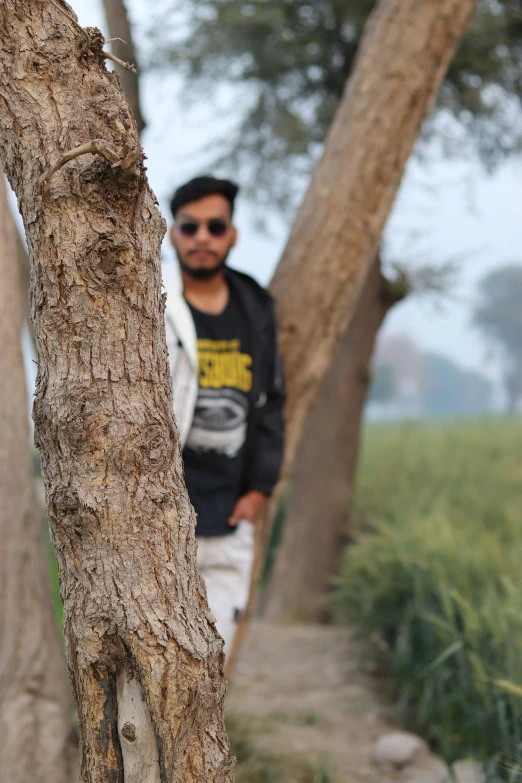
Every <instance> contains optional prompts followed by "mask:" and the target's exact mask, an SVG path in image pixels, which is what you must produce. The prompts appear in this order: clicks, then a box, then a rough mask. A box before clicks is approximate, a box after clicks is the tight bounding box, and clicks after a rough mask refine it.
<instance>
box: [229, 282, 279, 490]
mask: <svg viewBox="0 0 522 783" xmlns="http://www.w3.org/2000/svg"><path fill="white" fill-rule="evenodd" d="M226 279H227V282H228V284H229V286H230V287H231V288H232V289H233V290H234V291H235V292H236V294H237V296H238V300H239V302H240V303H241V306H242V308H243V310H244V313H245V316H246V319H247V323H248V325H249V329H250V331H251V338H252V346H253V348H252V351H253V356H252V359H253V362H252V364H253V376H252V391H251V400H250V411H249V417H248V424H247V435H246V443H245V449H246V459H245V475H244V485H243V491H244V492H249V491H250V490H258V491H259V492H264V493H265V494H266V495H270V494H271V493H272V490H273V489H274V487H275V485H276V483H277V480H278V478H279V473H280V470H281V464H282V461H283V450H284V434H285V423H284V416H283V406H284V402H285V385H284V378H283V367H282V363H281V357H280V355H279V351H278V347H277V327H276V316H275V306H274V300H273V299H272V297H271V296H270V294H269V293H268V292H267V291H266V290H265V289H264V288H262V287H261V286H260V285H259V284H258V283H256V281H255V280H253V279H252V278H251V277H249V276H248V275H245V274H243V273H242V272H237V271H236V270H234V269H229V268H227V270H226Z"/></svg>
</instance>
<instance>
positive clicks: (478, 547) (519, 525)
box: [335, 420, 522, 780]
mask: <svg viewBox="0 0 522 783" xmlns="http://www.w3.org/2000/svg"><path fill="white" fill-rule="evenodd" d="M357 518H358V528H359V531H360V533H359V537H358V540H357V542H356V543H354V544H352V545H351V546H349V547H348V549H347V551H346V555H345V559H344V564H343V569H342V574H341V576H340V578H339V582H338V587H337V591H336V595H335V601H336V604H337V607H338V609H339V611H340V614H341V617H343V618H345V619H346V620H347V621H348V622H350V623H353V622H354V621H355V622H357V623H358V624H359V626H360V629H361V631H362V633H364V634H365V635H367V636H369V637H370V638H371V639H372V640H373V641H374V642H375V648H376V650H378V651H379V652H380V653H381V654H382V655H383V658H384V659H385V661H386V663H387V664H388V665H389V667H390V669H391V672H392V675H393V678H394V682H395V684H396V693H397V701H398V710H399V713H400V716H401V717H402V719H403V721H404V722H405V723H407V724H409V725H410V726H412V727H413V728H415V729H416V730H417V731H419V732H421V733H422V734H423V735H424V736H425V737H426V738H428V739H429V740H431V741H432V742H433V743H434V744H435V746H436V747H437V748H438V750H439V751H440V752H442V753H443V755H444V756H445V757H446V759H448V760H450V761H451V760H454V759H456V758H461V757H463V756H467V755H471V756H474V757H477V758H481V759H486V760H487V762H488V769H489V771H490V772H489V774H490V778H491V779H493V778H494V777H496V776H497V775H498V774H499V772H500V773H502V776H506V777H511V778H512V779H514V780H522V771H519V770H518V764H519V763H522V589H521V588H522V585H521V571H522V420H496V421H484V422H466V423H457V422H455V423H453V422H445V423H439V424H426V423H423V424H403V425H394V426H370V427H368V428H367V431H366V434H365V439H364V446H363V455H362V461H361V469H360V474H359V480H358V487H357Z"/></svg>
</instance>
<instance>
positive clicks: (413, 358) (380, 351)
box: [375, 334, 424, 400]
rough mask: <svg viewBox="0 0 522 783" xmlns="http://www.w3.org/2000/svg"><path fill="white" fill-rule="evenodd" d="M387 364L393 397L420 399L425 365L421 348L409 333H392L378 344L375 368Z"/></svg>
mask: <svg viewBox="0 0 522 783" xmlns="http://www.w3.org/2000/svg"><path fill="white" fill-rule="evenodd" d="M383 365H384V366H385V367H386V368H387V369H388V371H389V372H390V373H391V376H392V383H393V397H394V398H395V399H397V400H408V399H412V398H416V399H418V398H419V397H420V395H421V391H422V388H423V386H424V367H423V363H422V356H421V353H420V351H419V348H418V346H417V344H416V343H415V341H414V340H413V338H412V337H410V336H409V335H408V334H391V335H388V336H386V337H384V339H382V340H381V341H380V342H379V344H378V345H377V350H376V355H375V368H376V369H377V370H378V368H379V367H381V366H383Z"/></svg>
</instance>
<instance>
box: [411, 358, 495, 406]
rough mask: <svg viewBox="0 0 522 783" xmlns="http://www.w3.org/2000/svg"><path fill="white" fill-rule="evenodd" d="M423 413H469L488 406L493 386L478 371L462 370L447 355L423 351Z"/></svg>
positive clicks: (490, 403)
mask: <svg viewBox="0 0 522 783" xmlns="http://www.w3.org/2000/svg"><path fill="white" fill-rule="evenodd" d="M422 361H423V365H424V377H425V384H424V394H423V406H422V408H423V413H424V414H426V415H428V416H469V415H476V414H482V413H488V412H490V411H491V409H492V403H493V387H492V384H491V383H490V381H488V379H487V378H485V377H484V376H483V375H481V374H480V373H478V372H473V371H469V370H465V369H463V368H462V367H460V366H459V365H458V364H457V363H456V362H454V361H452V360H451V359H449V358H448V357H447V356H442V355H441V354H438V353H431V352H429V353H425V354H423V356H422Z"/></svg>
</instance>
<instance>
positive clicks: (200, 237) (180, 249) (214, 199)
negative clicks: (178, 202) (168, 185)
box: [170, 194, 237, 273]
mask: <svg viewBox="0 0 522 783" xmlns="http://www.w3.org/2000/svg"><path fill="white" fill-rule="evenodd" d="M231 220H232V216H231V213H230V204H229V202H228V201H227V199H226V198H225V197H224V196H220V195H218V194H216V195H212V196H205V197H204V198H201V199H198V201H192V202H190V203H189V204H185V205H184V206H182V207H180V208H179V210H178V212H177V213H176V222H175V223H174V225H173V226H172V228H171V229H170V241H171V242H172V245H173V246H174V248H175V249H176V252H177V254H178V258H179V261H180V263H181V265H182V267H185V268H186V271H188V270H194V271H195V272H196V273H197V271H198V270H209V271H210V270H213V269H216V270H217V269H219V268H220V267H221V266H222V265H223V264H224V261H225V259H226V257H227V255H228V254H229V252H230V250H231V249H232V248H233V247H234V245H235V244H236V241H237V231H236V229H235V228H234V227H233V226H232V223H231Z"/></svg>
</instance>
